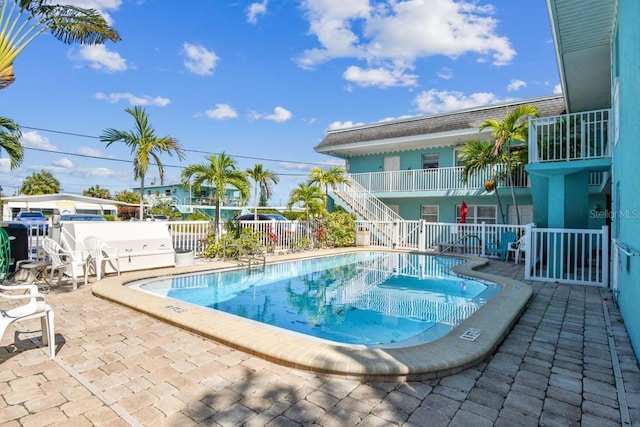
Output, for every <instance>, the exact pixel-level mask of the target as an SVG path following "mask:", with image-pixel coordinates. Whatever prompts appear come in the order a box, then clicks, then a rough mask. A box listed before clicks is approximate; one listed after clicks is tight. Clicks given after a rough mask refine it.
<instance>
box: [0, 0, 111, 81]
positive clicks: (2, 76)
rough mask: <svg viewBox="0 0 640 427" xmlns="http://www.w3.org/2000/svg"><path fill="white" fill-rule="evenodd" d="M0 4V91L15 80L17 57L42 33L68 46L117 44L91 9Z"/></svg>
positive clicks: (18, 0) (19, 0)
mask: <svg viewBox="0 0 640 427" xmlns="http://www.w3.org/2000/svg"><path fill="white" fill-rule="evenodd" d="M1 3H2V6H1V9H0V89H4V88H6V87H7V86H9V85H10V84H11V83H13V82H14V81H15V76H14V74H13V61H14V60H15V59H16V57H17V56H18V55H19V54H20V53H21V52H22V51H23V50H24V49H25V48H26V47H27V46H28V45H29V43H31V42H32V41H33V40H34V39H35V38H36V37H38V36H39V35H40V34H42V33H44V32H45V31H49V32H51V34H52V35H53V36H54V37H55V38H57V39H58V40H60V41H61V42H63V43H67V44H71V43H82V44H102V43H104V42H106V41H107V40H111V41H113V42H117V41H120V35H119V34H118V32H117V31H116V30H114V29H113V28H111V26H109V24H108V23H107V21H106V20H105V19H104V16H102V15H101V14H100V12H98V11H97V10H94V9H84V8H80V7H76V6H70V5H60V4H48V3H51V1H50V0H3V1H2V2H1ZM10 4H11V5H10ZM8 9H10V10H8Z"/></svg>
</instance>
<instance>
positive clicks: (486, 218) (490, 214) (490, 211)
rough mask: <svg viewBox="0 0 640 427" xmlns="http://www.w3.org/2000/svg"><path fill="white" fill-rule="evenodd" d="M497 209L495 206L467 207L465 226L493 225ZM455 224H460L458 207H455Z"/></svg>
mask: <svg viewBox="0 0 640 427" xmlns="http://www.w3.org/2000/svg"><path fill="white" fill-rule="evenodd" d="M496 213H497V209H496V206H495V205H467V218H466V221H465V223H467V224H482V223H483V222H484V223H486V224H495V223H496ZM456 222H460V205H456Z"/></svg>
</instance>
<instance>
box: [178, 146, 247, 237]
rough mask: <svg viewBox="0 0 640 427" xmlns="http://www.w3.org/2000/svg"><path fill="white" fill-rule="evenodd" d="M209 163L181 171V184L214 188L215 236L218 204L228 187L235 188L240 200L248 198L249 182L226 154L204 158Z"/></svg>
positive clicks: (218, 218)
mask: <svg viewBox="0 0 640 427" xmlns="http://www.w3.org/2000/svg"><path fill="white" fill-rule="evenodd" d="M206 159H207V160H208V161H209V163H205V164H194V165H189V166H187V167H186V168H184V169H183V170H182V175H181V176H182V182H183V183H187V182H191V179H192V178H193V186H194V188H196V189H198V188H200V186H201V185H202V184H204V183H209V185H211V186H213V187H215V189H216V192H215V194H214V195H213V200H214V203H215V207H216V213H215V222H214V227H215V235H216V237H217V236H218V234H219V227H220V202H221V200H223V199H224V197H225V193H226V189H227V187H228V186H231V187H234V188H236V189H237V190H238V191H239V192H240V198H242V199H247V197H249V180H248V178H247V175H246V174H245V173H244V172H242V171H240V170H238V169H237V168H236V162H235V160H233V159H232V158H231V157H229V156H227V155H226V154H224V153H222V154H218V155H215V154H214V155H211V156H209V157H206Z"/></svg>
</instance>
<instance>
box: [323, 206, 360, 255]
mask: <svg viewBox="0 0 640 427" xmlns="http://www.w3.org/2000/svg"><path fill="white" fill-rule="evenodd" d="M324 222H325V228H326V230H327V233H326V241H327V245H329V246H333V247H336V248H343V247H347V246H353V245H354V244H355V241H356V218H355V215H353V214H350V213H347V212H344V211H342V212H338V211H336V212H332V213H330V214H329V215H328V216H327V217H326V218H325V221H324Z"/></svg>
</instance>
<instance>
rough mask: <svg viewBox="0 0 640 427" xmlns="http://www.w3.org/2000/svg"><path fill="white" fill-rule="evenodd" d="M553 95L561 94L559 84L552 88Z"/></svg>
mask: <svg viewBox="0 0 640 427" xmlns="http://www.w3.org/2000/svg"><path fill="white" fill-rule="evenodd" d="M553 93H562V85H561V84H560V83H558V84H557V85H555V86H554V87H553Z"/></svg>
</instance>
